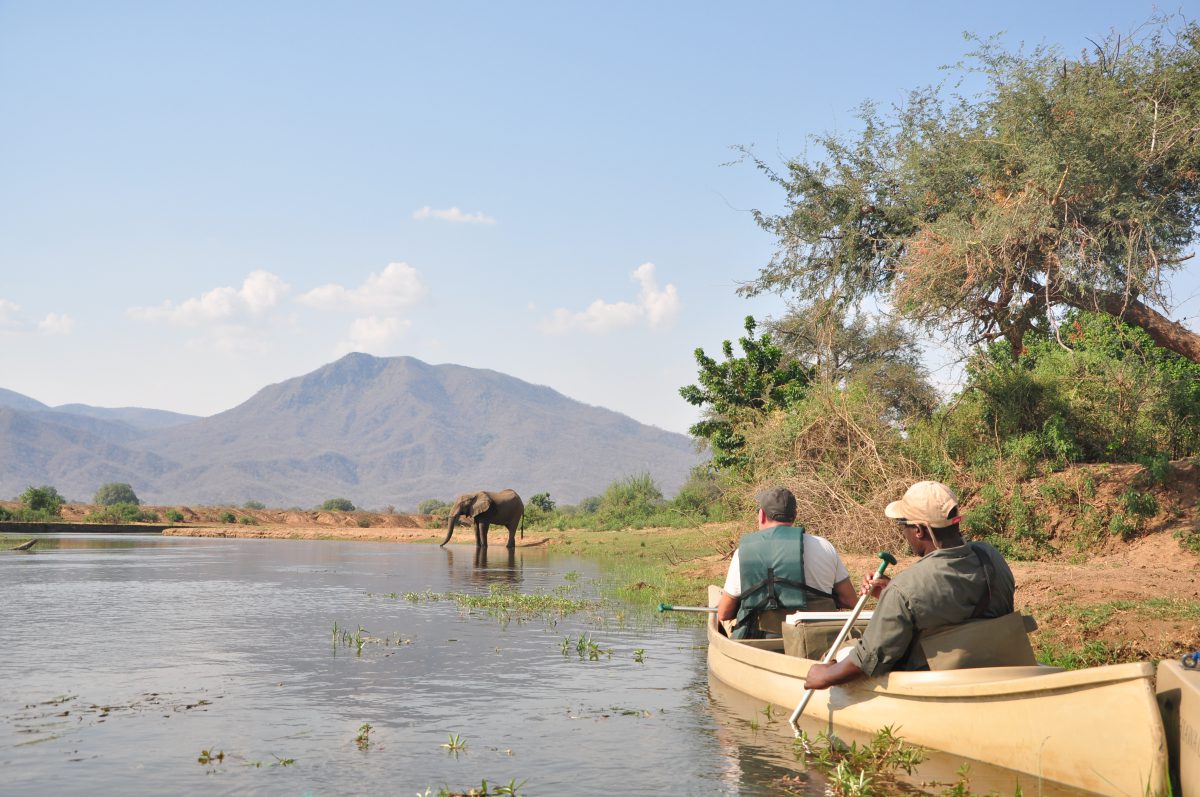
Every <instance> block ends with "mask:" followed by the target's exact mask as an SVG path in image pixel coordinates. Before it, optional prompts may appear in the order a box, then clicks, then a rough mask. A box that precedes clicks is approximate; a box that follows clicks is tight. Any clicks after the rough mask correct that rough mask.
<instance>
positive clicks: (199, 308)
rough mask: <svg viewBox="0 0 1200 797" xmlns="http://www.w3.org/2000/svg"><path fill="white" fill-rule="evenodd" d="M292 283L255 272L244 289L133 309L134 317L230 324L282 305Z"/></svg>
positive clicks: (186, 323)
mask: <svg viewBox="0 0 1200 797" xmlns="http://www.w3.org/2000/svg"><path fill="white" fill-rule="evenodd" d="M287 291H288V284H287V283H286V282H284V281H283V280H282V279H280V278H279V277H277V276H275V275H274V274H272V273H270V272H268V271H254V272H251V273H250V274H249V275H248V276H247V277H246V279H245V280H243V281H242V287H241V288H231V287H228V286H224V287H220V288H213V289H212V290H211V291H208V292H206V293H203V294H201V295H200V296H198V297H193V298H191V299H185V300H184V301H182V302H180V303H179V304H175V303H174V302H172V301H171V300H170V299H168V300H166V301H164V302H163V303H162V304H160V305H158V306H157V307H131V308H129V310H128V314H129V316H130V317H131V318H138V319H141V320H143V321H169V322H171V323H173V324H181V325H184V326H198V325H200V324H211V323H230V322H234V321H237V320H238V319H242V318H247V317H254V316H261V315H263V314H265V313H266V312H267V311H268V310H270V309H271V308H273V307H274V306H275V305H277V304H278V303H279V300H280V299H281V298H282V297H283V295H284V294H285V293H287Z"/></svg>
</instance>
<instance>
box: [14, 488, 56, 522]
mask: <svg viewBox="0 0 1200 797" xmlns="http://www.w3.org/2000/svg"><path fill="white" fill-rule="evenodd" d="M17 500H18V501H20V502H21V505H22V506H23V507H25V508H26V509H29V510H32V511H34V512H45V513H46V514H48V515H60V514H62V507H63V504H65V503H66V499H65V498H63V497H62V496H61V495H59V494H58V490H56V489H55V488H53V487H51V486H50V485H48V484H44V485H42V486H41V487H32V486H31V487H29V488H28V489H26V490H25V492H23V493H21V494H20V495H19V496H17Z"/></svg>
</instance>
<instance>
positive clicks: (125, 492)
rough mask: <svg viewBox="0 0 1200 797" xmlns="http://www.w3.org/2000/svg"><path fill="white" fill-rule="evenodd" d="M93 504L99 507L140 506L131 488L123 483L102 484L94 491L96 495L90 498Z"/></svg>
mask: <svg viewBox="0 0 1200 797" xmlns="http://www.w3.org/2000/svg"><path fill="white" fill-rule="evenodd" d="M92 503H93V504H99V505H100V506H112V505H113V504H134V505H137V504H140V503H141V501H140V500H138V497H137V494H136V493H134V491H133V488H132V487H131V486H129V485H128V484H126V483H125V482H109V483H108V484H103V485H101V486H100V489H99V490H97V491H96V495H95V497H94V498H92Z"/></svg>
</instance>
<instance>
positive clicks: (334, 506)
mask: <svg viewBox="0 0 1200 797" xmlns="http://www.w3.org/2000/svg"><path fill="white" fill-rule="evenodd" d="M321 509H323V510H324V511H326V512H353V511H354V503H353V502H352V501H351V500H350V499H349V498H330V499H329V500H328V501H326V502H325V503H323V504H321Z"/></svg>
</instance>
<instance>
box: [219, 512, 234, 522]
mask: <svg viewBox="0 0 1200 797" xmlns="http://www.w3.org/2000/svg"><path fill="white" fill-rule="evenodd" d="M220 520H221V522H222V523H236V522H237V517H236V516H235V515H234V514H233V513H232V512H222V513H221V515H220Z"/></svg>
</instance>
